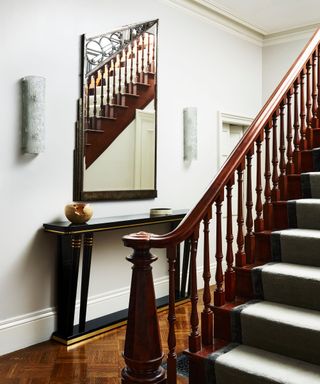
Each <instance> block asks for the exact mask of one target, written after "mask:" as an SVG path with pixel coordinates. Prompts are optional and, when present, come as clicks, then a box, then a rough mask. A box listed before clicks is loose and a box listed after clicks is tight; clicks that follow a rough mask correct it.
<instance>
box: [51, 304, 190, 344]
mask: <svg viewBox="0 0 320 384" xmlns="http://www.w3.org/2000/svg"><path fill="white" fill-rule="evenodd" d="M188 301H190V299H189V298H187V299H183V300H179V301H178V302H176V303H175V306H176V307H178V306H180V305H183V304H185V303H187V302H188ZM168 308H169V305H168V304H167V305H165V306H163V307H161V308H158V309H157V312H158V313H161V312H164V311H166V310H168ZM126 324H127V320H123V321H120V322H119V323H115V324H112V325H108V326H106V327H103V328H100V329H97V330H96V331H92V332H88V333H86V334H85V335H82V336H79V337H75V338H73V339H70V340H65V339H63V338H61V337H59V336H55V335H53V336H52V340H55V341H58V342H59V343H61V344H63V345H65V346H67V347H69V346H70V345H74V344H78V343H80V342H82V341H84V340H88V339H91V338H92V337H95V336H99V335H101V334H102V333H106V332H108V331H112V330H113V329H116V328H120V327H122V326H123V325H126Z"/></svg>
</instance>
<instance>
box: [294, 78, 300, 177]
mask: <svg viewBox="0 0 320 384" xmlns="http://www.w3.org/2000/svg"><path fill="white" fill-rule="evenodd" d="M298 94H299V80H298V79H297V80H296V81H295V82H294V122H293V128H294V137H293V146H294V150H293V162H294V172H295V173H297V174H298V173H300V168H301V152H300V135H299V102H298Z"/></svg>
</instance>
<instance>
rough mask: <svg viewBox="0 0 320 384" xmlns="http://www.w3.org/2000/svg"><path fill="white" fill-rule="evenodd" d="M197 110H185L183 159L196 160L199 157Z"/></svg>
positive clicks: (190, 108) (193, 108)
mask: <svg viewBox="0 0 320 384" xmlns="http://www.w3.org/2000/svg"><path fill="white" fill-rule="evenodd" d="M197 141H198V140H197V108H195V107H188V108H184V109H183V159H184V160H185V161H191V160H196V159H197V155H198V143H197Z"/></svg>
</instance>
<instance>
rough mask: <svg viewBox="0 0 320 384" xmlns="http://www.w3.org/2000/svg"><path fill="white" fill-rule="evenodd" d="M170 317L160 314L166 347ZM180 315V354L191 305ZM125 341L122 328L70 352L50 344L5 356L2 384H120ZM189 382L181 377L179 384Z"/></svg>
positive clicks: (0, 359) (0, 361)
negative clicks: (168, 319)
mask: <svg viewBox="0 0 320 384" xmlns="http://www.w3.org/2000/svg"><path fill="white" fill-rule="evenodd" d="M167 315H168V313H167V311H163V312H162V313H160V314H159V323H160V330H161V338H162V340H163V346H166V344H167V329H168V328H167ZM176 315H177V323H176V335H177V352H178V353H179V352H181V351H183V350H184V349H186V347H187V340H188V337H187V336H188V333H189V316H190V304H189V303H187V304H184V305H180V306H177V308H176ZM124 338H125V327H121V328H118V329H116V330H113V331H111V332H109V333H106V334H104V335H101V336H98V337H95V338H92V339H89V340H87V341H86V342H83V343H82V344H77V345H76V346H73V347H69V349H67V348H66V347H65V346H63V345H61V344H59V343H57V342H55V341H51V340H50V341H47V342H44V343H41V344H37V345H34V346H32V347H29V348H25V349H22V350H20V351H17V352H13V353H11V354H7V355H4V356H1V357H0V384H48V383H50V384H75V383H77V384H105V383H107V384H119V383H120V371H121V369H122V367H123V359H122V356H121V353H122V351H123V345H124ZM164 349H165V348H164ZM164 352H165V353H167V350H166V349H165V350H164ZM187 382H188V381H187V380H186V379H184V378H182V377H179V380H178V383H179V384H182V383H187Z"/></svg>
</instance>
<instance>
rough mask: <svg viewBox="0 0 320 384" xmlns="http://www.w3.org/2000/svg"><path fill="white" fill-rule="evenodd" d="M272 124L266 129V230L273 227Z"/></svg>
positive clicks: (264, 211)
mask: <svg viewBox="0 0 320 384" xmlns="http://www.w3.org/2000/svg"><path fill="white" fill-rule="evenodd" d="M271 127H272V123H271V122H269V123H268V124H267V125H266V126H265V128H264V131H265V143H266V158H265V173H264V178H265V187H264V197H265V203H264V205H263V219H264V228H265V229H271V227H272V203H271V186H270V179H271V172H270V129H271Z"/></svg>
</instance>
